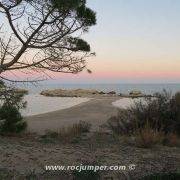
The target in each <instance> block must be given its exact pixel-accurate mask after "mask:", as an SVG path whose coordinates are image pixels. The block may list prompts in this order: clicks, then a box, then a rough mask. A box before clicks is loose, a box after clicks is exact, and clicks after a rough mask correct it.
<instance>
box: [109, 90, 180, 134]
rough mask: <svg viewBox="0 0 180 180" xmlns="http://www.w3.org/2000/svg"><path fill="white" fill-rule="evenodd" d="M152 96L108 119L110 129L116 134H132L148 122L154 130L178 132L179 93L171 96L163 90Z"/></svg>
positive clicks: (179, 118)
mask: <svg viewBox="0 0 180 180" xmlns="http://www.w3.org/2000/svg"><path fill="white" fill-rule="evenodd" d="M154 96H155V97H154V98H145V100H144V101H143V102H142V101H140V102H136V103H135V104H134V105H133V106H132V107H130V108H128V109H125V110H120V111H119V113H118V115H117V116H115V117H112V118H110V119H109V120H108V124H109V127H110V128H111V130H112V131H113V132H114V133H116V134H132V133H133V132H135V131H136V130H137V129H142V128H144V127H145V126H146V123H147V122H148V124H149V126H150V127H151V128H152V129H154V130H156V131H161V132H164V133H165V134H168V133H180V93H177V94H176V95H175V96H171V94H170V93H168V92H167V91H165V90H164V91H163V92H162V93H156V94H155V95H154Z"/></svg>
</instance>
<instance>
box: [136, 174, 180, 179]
mask: <svg viewBox="0 0 180 180" xmlns="http://www.w3.org/2000/svg"><path fill="white" fill-rule="evenodd" d="M179 179H180V173H164V174H153V175H149V176H147V177H144V178H141V179H139V180H179Z"/></svg>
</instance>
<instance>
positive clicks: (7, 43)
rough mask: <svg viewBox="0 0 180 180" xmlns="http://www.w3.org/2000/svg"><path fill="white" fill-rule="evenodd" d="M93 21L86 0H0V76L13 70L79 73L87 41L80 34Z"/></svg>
mask: <svg viewBox="0 0 180 180" xmlns="http://www.w3.org/2000/svg"><path fill="white" fill-rule="evenodd" d="M95 24H96V14H95V12H94V11H92V10H91V9H90V8H88V7H87V6H86V0H0V76H1V78H2V79H6V76H5V74H4V73H5V72H7V71H12V70H27V69H28V70H33V71H36V72H42V71H43V72H45V71H46V70H49V71H53V72H63V73H78V72H80V71H82V70H83V69H84V68H86V59H87V57H89V56H91V55H94V53H91V50H90V45H89V44H88V43H87V42H86V41H85V40H83V39H81V38H80V37H81V35H82V34H83V33H85V32H88V30H89V28H90V27H91V26H93V25H95Z"/></svg>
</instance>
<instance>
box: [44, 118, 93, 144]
mask: <svg viewBox="0 0 180 180" xmlns="http://www.w3.org/2000/svg"><path fill="white" fill-rule="evenodd" d="M90 128H91V124H89V123H87V122H84V121H80V122H79V123H77V124H73V125H72V126H69V127H62V128H60V129H58V130H57V131H47V132H46V134H45V135H44V136H43V138H45V139H57V140H60V141H62V142H75V141H77V138H79V137H80V136H81V135H82V134H84V133H88V132H89V131H90Z"/></svg>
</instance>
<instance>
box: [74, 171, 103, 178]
mask: <svg viewBox="0 0 180 180" xmlns="http://www.w3.org/2000/svg"><path fill="white" fill-rule="evenodd" d="M99 179H100V175H99V172H94V171H93V170H89V171H88V170H84V171H81V172H79V171H74V172H73V180H99Z"/></svg>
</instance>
